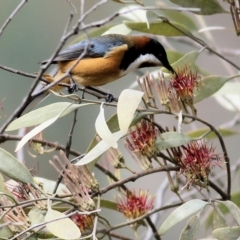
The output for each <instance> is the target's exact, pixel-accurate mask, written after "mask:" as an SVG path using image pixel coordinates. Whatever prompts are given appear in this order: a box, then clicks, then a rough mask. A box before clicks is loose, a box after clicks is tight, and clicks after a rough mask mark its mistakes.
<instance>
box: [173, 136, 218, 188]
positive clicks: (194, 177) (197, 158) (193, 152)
mask: <svg viewBox="0 0 240 240" xmlns="http://www.w3.org/2000/svg"><path fill="white" fill-rule="evenodd" d="M175 157H176V158H177V161H178V164H179V165H180V168H181V170H180V172H181V173H182V174H183V175H184V176H185V177H186V178H187V185H186V186H187V187H188V188H189V187H190V186H191V185H192V184H193V183H200V182H203V184H201V186H202V187H206V186H207V184H208V175H209V174H210V173H211V170H212V169H213V167H214V166H216V165H218V166H220V165H221V164H222V160H221V158H220V156H219V155H218V154H216V153H215V148H214V147H213V146H212V145H211V146H210V147H208V146H207V144H206V142H204V141H194V142H191V143H189V144H188V145H187V146H186V147H183V154H182V155H180V154H178V155H175Z"/></svg>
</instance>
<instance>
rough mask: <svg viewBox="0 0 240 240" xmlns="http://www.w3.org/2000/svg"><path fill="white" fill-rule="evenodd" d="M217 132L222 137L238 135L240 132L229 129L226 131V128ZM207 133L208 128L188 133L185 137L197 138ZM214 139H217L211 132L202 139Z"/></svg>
mask: <svg viewBox="0 0 240 240" xmlns="http://www.w3.org/2000/svg"><path fill="white" fill-rule="evenodd" d="M217 130H218V131H219V133H220V134H221V135H222V137H230V136H234V135H237V134H240V132H237V131H234V130H231V129H227V128H218V129H217ZM207 132H209V128H200V129H197V130H193V131H190V132H188V133H187V135H188V136H189V137H192V138H199V137H201V136H203V135H204V134H205V133H207ZM216 137H217V135H216V134H215V133H214V132H212V131H211V132H209V133H208V134H207V135H206V136H204V138H206V139H214V138H216Z"/></svg>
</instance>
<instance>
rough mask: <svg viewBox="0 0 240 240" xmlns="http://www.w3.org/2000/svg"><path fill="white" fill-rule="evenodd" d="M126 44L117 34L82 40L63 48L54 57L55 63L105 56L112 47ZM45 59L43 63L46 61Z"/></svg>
mask: <svg viewBox="0 0 240 240" xmlns="http://www.w3.org/2000/svg"><path fill="white" fill-rule="evenodd" d="M123 44H125V41H124V40H123V39H120V38H118V37H117V35H104V36H100V37H96V38H92V39H89V40H84V41H82V42H79V43H76V44H74V45H71V46H69V47H67V48H66V49H64V50H62V51H61V52H60V53H59V54H58V55H57V56H56V58H55V59H54V61H53V63H57V62H62V61H70V60H74V59H77V58H79V56H80V55H81V54H83V53H84V55H83V56H82V58H98V57H103V56H104V55H105V54H106V53H107V52H108V51H109V50H110V49H111V48H113V47H116V46H121V45H123ZM46 62H47V61H43V62H42V63H43V64H44V63H46Z"/></svg>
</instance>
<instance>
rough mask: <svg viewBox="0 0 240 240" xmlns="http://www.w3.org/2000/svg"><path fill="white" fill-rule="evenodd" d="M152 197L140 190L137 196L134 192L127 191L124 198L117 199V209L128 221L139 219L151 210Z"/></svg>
mask: <svg viewBox="0 0 240 240" xmlns="http://www.w3.org/2000/svg"><path fill="white" fill-rule="evenodd" d="M153 201H154V197H153V196H152V195H150V194H149V192H148V191H145V190H140V191H139V195H138V196H137V194H136V191H135V190H132V191H128V192H127V195H126V196H125V197H122V198H121V197H118V198H117V209H118V210H119V211H120V212H122V213H123V214H124V216H125V217H126V218H127V219H129V220H132V219H136V218H138V217H141V216H142V215H144V214H145V213H147V212H148V211H150V210H151V209H152V208H153Z"/></svg>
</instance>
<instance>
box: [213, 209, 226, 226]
mask: <svg viewBox="0 0 240 240" xmlns="http://www.w3.org/2000/svg"><path fill="white" fill-rule="evenodd" d="M223 227H228V225H227V223H226V221H225V219H224V217H223V215H222V213H221V212H220V211H219V210H218V208H217V207H215V206H214V210H213V229H217V228H223Z"/></svg>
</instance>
